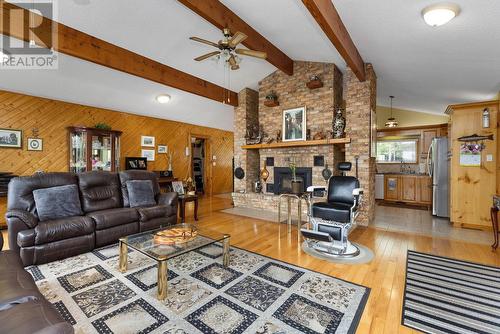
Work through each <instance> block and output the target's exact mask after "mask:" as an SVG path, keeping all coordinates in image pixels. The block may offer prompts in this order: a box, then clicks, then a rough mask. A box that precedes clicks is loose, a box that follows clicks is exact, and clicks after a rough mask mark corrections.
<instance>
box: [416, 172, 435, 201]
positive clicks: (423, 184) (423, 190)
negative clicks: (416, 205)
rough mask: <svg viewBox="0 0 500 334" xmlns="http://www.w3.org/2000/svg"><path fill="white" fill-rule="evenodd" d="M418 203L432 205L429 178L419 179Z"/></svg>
mask: <svg viewBox="0 0 500 334" xmlns="http://www.w3.org/2000/svg"><path fill="white" fill-rule="evenodd" d="M418 182H419V191H420V193H419V194H420V198H419V201H420V202H422V203H429V204H430V203H432V179H431V178H430V177H419V178H418Z"/></svg>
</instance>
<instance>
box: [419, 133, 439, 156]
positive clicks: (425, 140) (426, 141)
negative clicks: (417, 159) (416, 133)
mask: <svg viewBox="0 0 500 334" xmlns="http://www.w3.org/2000/svg"><path fill="white" fill-rule="evenodd" d="M437 136H438V131H437V130H436V129H433V130H424V131H422V150H421V152H422V154H427V152H429V147H430V146H431V144H432V139H434V138H435V137H437Z"/></svg>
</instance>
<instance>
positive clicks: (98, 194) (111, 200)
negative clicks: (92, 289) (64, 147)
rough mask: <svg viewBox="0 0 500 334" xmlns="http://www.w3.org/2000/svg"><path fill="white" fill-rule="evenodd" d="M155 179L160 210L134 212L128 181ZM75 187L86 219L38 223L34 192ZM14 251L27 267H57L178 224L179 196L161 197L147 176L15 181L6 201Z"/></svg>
mask: <svg viewBox="0 0 500 334" xmlns="http://www.w3.org/2000/svg"><path fill="white" fill-rule="evenodd" d="M133 180H151V182H152V185H153V192H154V199H155V202H156V205H153V206H148V207H133V208H131V207H130V202H129V193H128V190H127V182H128V181H133ZM65 185H76V186H78V189H79V194H80V204H81V209H82V212H83V214H82V215H78V216H73V217H65V218H59V219H53V220H45V221H39V218H38V214H37V210H36V205H35V200H34V196H33V191H34V190H37V189H43V188H51V187H56V186H65ZM7 210H8V211H7V214H6V218H7V224H8V234H9V246H10V249H12V250H14V251H16V252H19V254H20V256H21V259H22V262H23V264H24V265H25V266H28V265H32V264H42V263H47V262H52V261H55V260H59V259H62V258H66V257H70V256H74V255H77V254H81V253H85V252H88V251H91V250H93V249H94V248H97V247H102V246H105V245H108V244H111V243H114V242H117V241H118V239H119V238H121V237H123V236H126V235H130V234H134V233H138V232H143V231H148V230H153V229H156V228H159V227H161V226H168V225H171V224H175V223H176V222H177V193H175V192H170V193H161V192H160V187H159V185H158V177H157V175H156V174H155V173H153V172H148V171H136V170H134V171H123V172H119V173H110V172H102V171H98V172H87V173H80V174H73V173H41V174H35V175H33V176H24V177H17V178H14V179H12V180H11V181H10V183H9V190H8V199H7Z"/></svg>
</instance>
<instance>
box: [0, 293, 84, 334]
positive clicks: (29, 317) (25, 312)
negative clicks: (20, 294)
mask: <svg viewBox="0 0 500 334" xmlns="http://www.w3.org/2000/svg"><path fill="white" fill-rule="evenodd" d="M0 333H37V334H42V333H43V334H48V333H57V334H71V333H74V329H73V326H71V325H70V324H69V323H67V322H66V321H64V320H63V319H62V317H61V316H60V315H59V313H58V312H57V311H56V309H55V308H54V307H53V306H52V305H51V304H50V303H49V302H48V301H47V300H45V299H41V300H32V301H29V302H26V303H22V304H19V305H16V306H14V307H12V308H10V309H8V310H6V311H3V312H0Z"/></svg>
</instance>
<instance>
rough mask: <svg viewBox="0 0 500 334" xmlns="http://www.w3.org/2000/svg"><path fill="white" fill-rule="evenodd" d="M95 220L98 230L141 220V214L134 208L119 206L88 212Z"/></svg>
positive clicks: (88, 215)
mask: <svg viewBox="0 0 500 334" xmlns="http://www.w3.org/2000/svg"><path fill="white" fill-rule="evenodd" d="M87 217H90V218H92V220H93V221H94V222H95V228H96V230H104V229H107V228H110V227H113V226H118V225H123V224H128V223H132V222H138V221H139V214H138V213H137V210H136V209H134V208H117V209H109V210H101V211H95V212H91V213H88V214H87Z"/></svg>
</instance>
